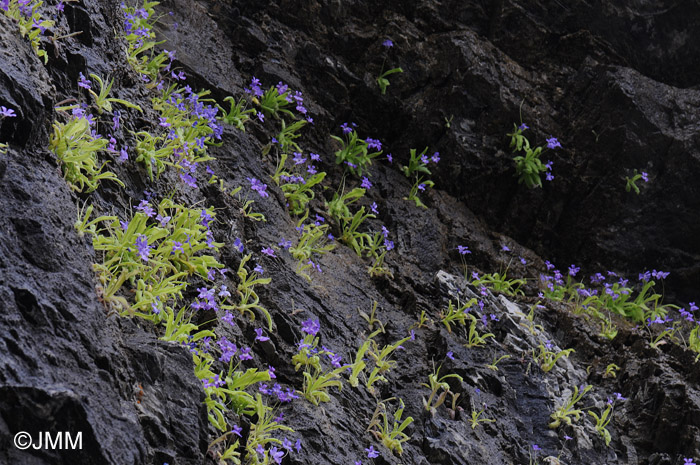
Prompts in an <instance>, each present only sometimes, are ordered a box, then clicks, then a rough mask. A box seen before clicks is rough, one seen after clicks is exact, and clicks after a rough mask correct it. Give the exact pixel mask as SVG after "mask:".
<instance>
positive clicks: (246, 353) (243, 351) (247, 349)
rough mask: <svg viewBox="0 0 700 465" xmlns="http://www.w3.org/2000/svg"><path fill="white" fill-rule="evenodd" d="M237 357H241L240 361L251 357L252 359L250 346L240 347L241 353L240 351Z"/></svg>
mask: <svg viewBox="0 0 700 465" xmlns="http://www.w3.org/2000/svg"><path fill="white" fill-rule="evenodd" d="M238 358H239V359H241V361H243V360H252V359H253V356H252V355H250V347H243V348H241V353H240V355H239V356H238Z"/></svg>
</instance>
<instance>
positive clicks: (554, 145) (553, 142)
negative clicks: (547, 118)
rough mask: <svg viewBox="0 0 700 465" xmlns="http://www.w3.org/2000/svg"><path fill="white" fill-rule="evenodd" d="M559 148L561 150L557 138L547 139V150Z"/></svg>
mask: <svg viewBox="0 0 700 465" xmlns="http://www.w3.org/2000/svg"><path fill="white" fill-rule="evenodd" d="M557 147H559V148H561V144H560V143H559V141H558V140H557V138H556V137H550V138H548V139H547V148H550V149H555V148H557Z"/></svg>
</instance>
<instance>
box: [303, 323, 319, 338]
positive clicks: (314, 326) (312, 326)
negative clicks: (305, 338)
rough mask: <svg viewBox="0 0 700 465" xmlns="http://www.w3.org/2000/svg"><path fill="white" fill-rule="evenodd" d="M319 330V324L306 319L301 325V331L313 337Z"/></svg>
mask: <svg viewBox="0 0 700 465" xmlns="http://www.w3.org/2000/svg"><path fill="white" fill-rule="evenodd" d="M320 330H321V323H320V322H319V321H318V320H311V319H308V320H306V321H304V322H303V323H302V324H301V331H302V332H304V333H306V334H310V335H312V336H315V335H316V334H318V332H319V331H320Z"/></svg>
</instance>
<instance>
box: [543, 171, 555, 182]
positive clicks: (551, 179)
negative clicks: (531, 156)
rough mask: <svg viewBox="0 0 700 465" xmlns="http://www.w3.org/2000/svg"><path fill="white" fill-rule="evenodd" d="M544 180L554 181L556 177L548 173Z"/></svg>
mask: <svg viewBox="0 0 700 465" xmlns="http://www.w3.org/2000/svg"><path fill="white" fill-rule="evenodd" d="M544 179H545V180H547V181H554V175H553V174H552V173H551V172H549V171H547V173H546V174H545V175H544Z"/></svg>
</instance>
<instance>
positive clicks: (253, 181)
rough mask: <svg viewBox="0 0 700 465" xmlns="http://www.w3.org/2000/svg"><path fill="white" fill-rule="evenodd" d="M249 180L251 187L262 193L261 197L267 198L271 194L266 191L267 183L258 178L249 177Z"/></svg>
mask: <svg viewBox="0 0 700 465" xmlns="http://www.w3.org/2000/svg"><path fill="white" fill-rule="evenodd" d="M248 181H250V188H251V189H253V190H254V191H255V192H257V193H258V194H260V197H262V198H265V197H269V196H270V194H268V193H267V192H266V189H267V184H263V183H262V182H261V181H259V180H258V179H256V178H248Z"/></svg>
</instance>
